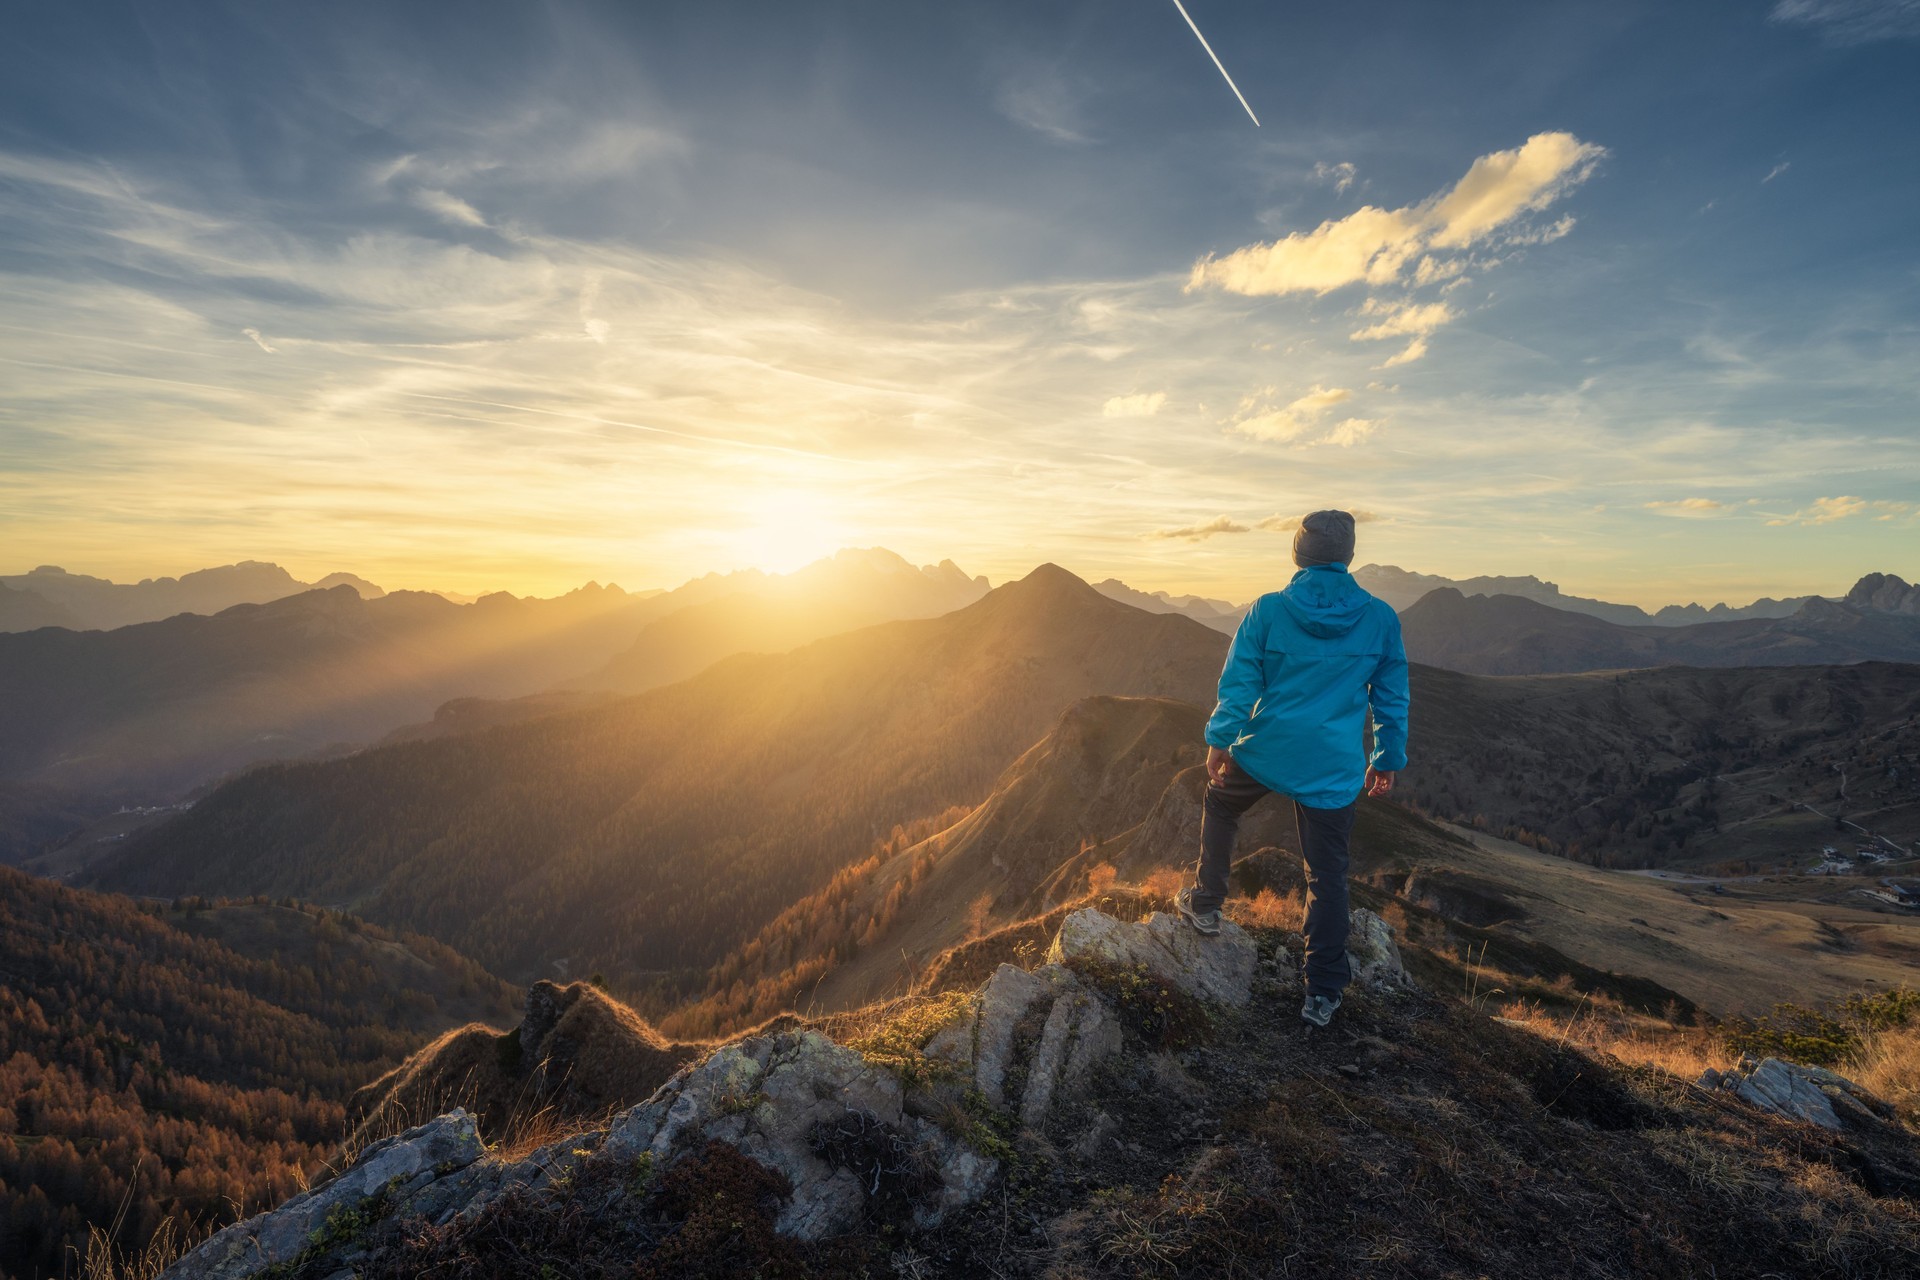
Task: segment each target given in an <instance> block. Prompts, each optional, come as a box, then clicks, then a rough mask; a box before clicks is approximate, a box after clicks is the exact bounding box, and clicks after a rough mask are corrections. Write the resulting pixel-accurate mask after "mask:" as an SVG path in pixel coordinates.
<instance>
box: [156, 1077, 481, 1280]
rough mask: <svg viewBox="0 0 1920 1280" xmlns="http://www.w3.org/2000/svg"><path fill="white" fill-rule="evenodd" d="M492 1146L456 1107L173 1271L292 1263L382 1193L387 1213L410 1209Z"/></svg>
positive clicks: (235, 1270)
mask: <svg viewBox="0 0 1920 1280" xmlns="http://www.w3.org/2000/svg"><path fill="white" fill-rule="evenodd" d="M484 1151H485V1147H484V1146H483V1145H482V1143H481V1141H480V1134H479V1132H478V1130H477V1129H476V1128H475V1126H474V1120H473V1117H472V1116H471V1115H469V1114H468V1113H467V1112H466V1111H465V1110H463V1109H457V1108H456V1109H455V1110H453V1111H450V1112H448V1113H447V1114H446V1115H443V1116H440V1117H438V1118H436V1119H433V1120H429V1121H428V1122H427V1123H426V1124H423V1125H420V1126H419V1127H417V1128H413V1129H409V1130H407V1131H406V1132H405V1133H403V1134H400V1135H398V1136H397V1137H392V1138H386V1139H383V1140H382V1141H380V1142H376V1143H375V1144H373V1145H372V1146H370V1147H368V1148H367V1149H366V1150H365V1151H363V1152H361V1153H360V1157H359V1158H358V1159H357V1160H355V1161H354V1162H353V1164H352V1165H351V1166H349V1167H348V1168H347V1170H346V1172H344V1173H342V1174H341V1175H340V1176H339V1177H337V1178H334V1179H333V1180H332V1181H330V1182H327V1183H324V1184H322V1185H320V1186H318V1187H315V1188H313V1189H312V1190H310V1191H306V1192H303V1193H301V1194H300V1195H297V1196H295V1197H293V1198H292V1199H291V1200H288V1201H287V1202H286V1203H285V1204H283V1205H281V1206H280V1207H279V1208H278V1209H273V1210H269V1211H268V1212H266V1213H262V1214H259V1215H257V1216H255V1217H252V1218H249V1219H247V1220H246V1221H245V1222H237V1223H235V1224H234V1225H232V1226H230V1227H228V1228H226V1229H225V1230H224V1231H221V1232H219V1233H217V1234H215V1235H214V1236H212V1237H211V1238H209V1239H208V1240H206V1241H205V1242H203V1243H202V1244H201V1245H200V1246H199V1247H198V1248H197V1249H194V1250H193V1251H192V1252H190V1253H188V1254H187V1255H186V1256H185V1257H183V1258H181V1259H180V1260H179V1261H177V1262H175V1263H174V1264H173V1265H172V1266H171V1267H169V1268H167V1271H166V1275H167V1276H168V1277H171V1278H172V1280H240V1278H241V1277H245V1276H252V1275H256V1274H258V1273H259V1272H262V1271H265V1270H267V1269H268V1268H270V1267H274V1266H278V1265H281V1264H286V1263H291V1262H292V1261H293V1260H294V1259H295V1258H298V1257H300V1256H301V1255H302V1254H303V1253H306V1252H307V1251H308V1250H310V1249H313V1248H316V1247H319V1246H324V1245H326V1244H328V1243H331V1241H330V1240H329V1238H328V1236H329V1231H330V1229H331V1227H332V1225H333V1224H334V1223H336V1222H338V1221H340V1220H341V1219H342V1218H344V1217H345V1216H346V1215H348V1214H358V1213H361V1212H364V1211H365V1210H366V1208H367V1206H368V1204H369V1202H372V1201H375V1199H376V1198H377V1197H384V1202H383V1203H382V1206H381V1207H382V1209H383V1210H384V1211H386V1212H392V1211H394V1210H397V1209H406V1208H410V1207H411V1206H412V1205H413V1204H414V1202H416V1201H418V1200H420V1199H421V1198H422V1197H423V1196H424V1195H426V1194H428V1193H430V1192H431V1190H432V1187H433V1185H434V1184H435V1183H436V1182H439V1181H442V1180H444V1179H447V1178H449V1177H450V1176H454V1177H457V1176H458V1175H459V1174H460V1173H461V1171H463V1170H465V1169H466V1168H468V1167H469V1166H470V1165H472V1164H474V1162H475V1161H477V1160H479V1159H480V1157H481V1155H482V1154H483V1153H484Z"/></svg>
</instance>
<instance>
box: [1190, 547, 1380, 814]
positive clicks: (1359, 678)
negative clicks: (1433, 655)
mask: <svg viewBox="0 0 1920 1280" xmlns="http://www.w3.org/2000/svg"><path fill="white" fill-rule="evenodd" d="M1369 704H1371V706H1372V708H1373V758H1372V759H1371V760H1369V759H1368V758H1367V756H1366V751H1365V745H1364V743H1363V741H1362V738H1361V733H1362V730H1363V728H1364V727H1365V724H1366V717H1367V708H1368V706H1369ZM1207 742H1208V744H1209V745H1211V746H1215V747H1225V748H1226V749H1227V750H1228V751H1230V752H1232V754H1233V761H1234V763H1235V764H1237V765H1239V766H1240V768H1242V769H1244V770H1245V771H1246V772H1247V773H1248V774H1249V775H1251V776H1252V778H1253V780H1254V781H1255V782H1258V783H1259V784H1260V785H1261V786H1263V787H1265V788H1267V789H1268V790H1269V791H1278V792H1280V793H1281V794H1283V795H1288V796H1292V797H1293V798H1294V799H1295V800H1298V801H1299V802H1300V803H1301V804H1304V805H1306V806H1307V807H1308V808H1312V809H1338V808H1341V807H1343V806H1345V805H1348V804H1351V803H1353V801H1354V800H1356V799H1358V798H1359V795H1360V788H1361V787H1362V786H1363V785H1364V784H1365V782H1366V776H1367V766H1368V765H1369V764H1371V765H1372V767H1374V768H1375V769H1379V770H1381V771H1382V772H1393V771H1397V770H1400V769H1404V768H1406V767H1407V651H1406V649H1405V647H1404V646H1402V644H1401V643H1400V618H1399V615H1397V614H1395V613H1394V611H1393V607H1392V606H1391V605H1389V604H1388V603H1387V602H1386V601H1384V600H1378V599H1375V598H1374V597H1373V596H1371V595H1369V594H1367V591H1366V589H1365V588H1364V587H1362V586H1361V585H1360V584H1359V583H1357V582H1355V581H1354V580H1353V578H1352V577H1350V576H1349V575H1348V573H1347V567H1346V566H1345V565H1343V564H1323V565H1315V566H1314V567H1312V568H1311V569H1302V570H1301V571H1300V572H1298V573H1296V574H1294V575H1293V581H1292V582H1289V583H1288V584H1287V586H1286V589H1285V590H1282V591H1275V592H1273V593H1271V594H1269V595H1264V596H1261V597H1260V598H1259V599H1258V600H1255V601H1254V602H1253V608H1251V609H1249V610H1248V611H1247V616H1246V617H1245V618H1244V619H1243V620H1242V621H1241V623H1240V630H1239V631H1238V632H1237V633H1235V635H1234V637H1233V648H1232V649H1230V650H1228V651H1227V665H1226V669H1225V670H1223V671H1221V673H1220V704H1219V705H1218V706H1216V707H1215V708H1214V709H1213V716H1212V718H1211V719H1209V720H1208V721H1207Z"/></svg>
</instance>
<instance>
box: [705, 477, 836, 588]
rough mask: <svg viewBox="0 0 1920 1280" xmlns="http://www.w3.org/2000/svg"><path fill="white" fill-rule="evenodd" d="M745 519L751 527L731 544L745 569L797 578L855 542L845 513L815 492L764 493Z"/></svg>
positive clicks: (748, 507)
mask: <svg viewBox="0 0 1920 1280" xmlns="http://www.w3.org/2000/svg"><path fill="white" fill-rule="evenodd" d="M740 514H741V515H742V517H743V518H744V521H745V522H744V523H743V524H742V526H741V527H740V529H739V531H738V532H737V533H735V534H734V535H733V536H732V537H731V538H730V539H729V540H728V541H729V542H730V544H731V546H732V550H733V552H734V555H735V557H736V558H737V560H738V562H739V564H740V565H741V567H743V568H748V567H750V568H755V569H762V570H764V571H766V572H768V573H791V572H792V571H793V570H795V569H798V568H800V567H801V566H802V565H807V564H812V563H813V562H814V561H815V560H819V559H821V558H822V557H825V556H830V555H832V554H833V553H834V552H836V551H838V550H839V549H840V548H841V547H844V546H848V545H850V543H851V542H852V541H853V540H854V539H853V537H852V530H851V526H850V525H849V524H848V522H847V521H846V520H845V518H844V517H843V515H842V514H841V512H840V510H838V509H837V508H836V507H835V506H834V504H833V503H831V502H830V501H828V499H827V497H826V495H824V494H821V493H818V492H815V491H812V490H807V489H776V490H769V491H763V492H762V493H761V494H760V496H759V497H758V498H756V499H754V500H753V501H752V502H751V503H750V504H748V505H746V506H745V507H744V508H743V509H742V511H741V513H740Z"/></svg>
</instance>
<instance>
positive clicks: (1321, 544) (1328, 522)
mask: <svg viewBox="0 0 1920 1280" xmlns="http://www.w3.org/2000/svg"><path fill="white" fill-rule="evenodd" d="M1293 562H1294V563H1295V564H1297V565H1299V566H1300V567H1301V568H1302V569H1307V568H1311V567H1312V566H1314V565H1316V564H1351V563H1352V562H1353V517H1352V516H1350V515H1348V514H1347V513H1346V512H1344V511H1314V512H1310V513H1308V514H1307V515H1304V516H1301V517H1300V527H1299V528H1298V529H1297V530H1295V531H1294V534H1293Z"/></svg>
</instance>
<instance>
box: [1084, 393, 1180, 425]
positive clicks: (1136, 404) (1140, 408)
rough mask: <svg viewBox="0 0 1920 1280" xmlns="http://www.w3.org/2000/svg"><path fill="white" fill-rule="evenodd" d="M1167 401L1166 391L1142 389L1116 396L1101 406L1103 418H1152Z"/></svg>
mask: <svg viewBox="0 0 1920 1280" xmlns="http://www.w3.org/2000/svg"><path fill="white" fill-rule="evenodd" d="M1166 403H1167V393H1166V392H1164V391H1142V392H1136V393H1135V394H1133V395H1129V396H1114V397H1112V398H1111V399H1109V400H1108V401H1107V402H1106V403H1105V404H1103V405H1101V406H1100V416H1101V417H1103V418H1151V417H1152V416H1153V415H1154V414H1156V413H1159V412H1160V409H1161V406H1163V405H1165V404H1166Z"/></svg>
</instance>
